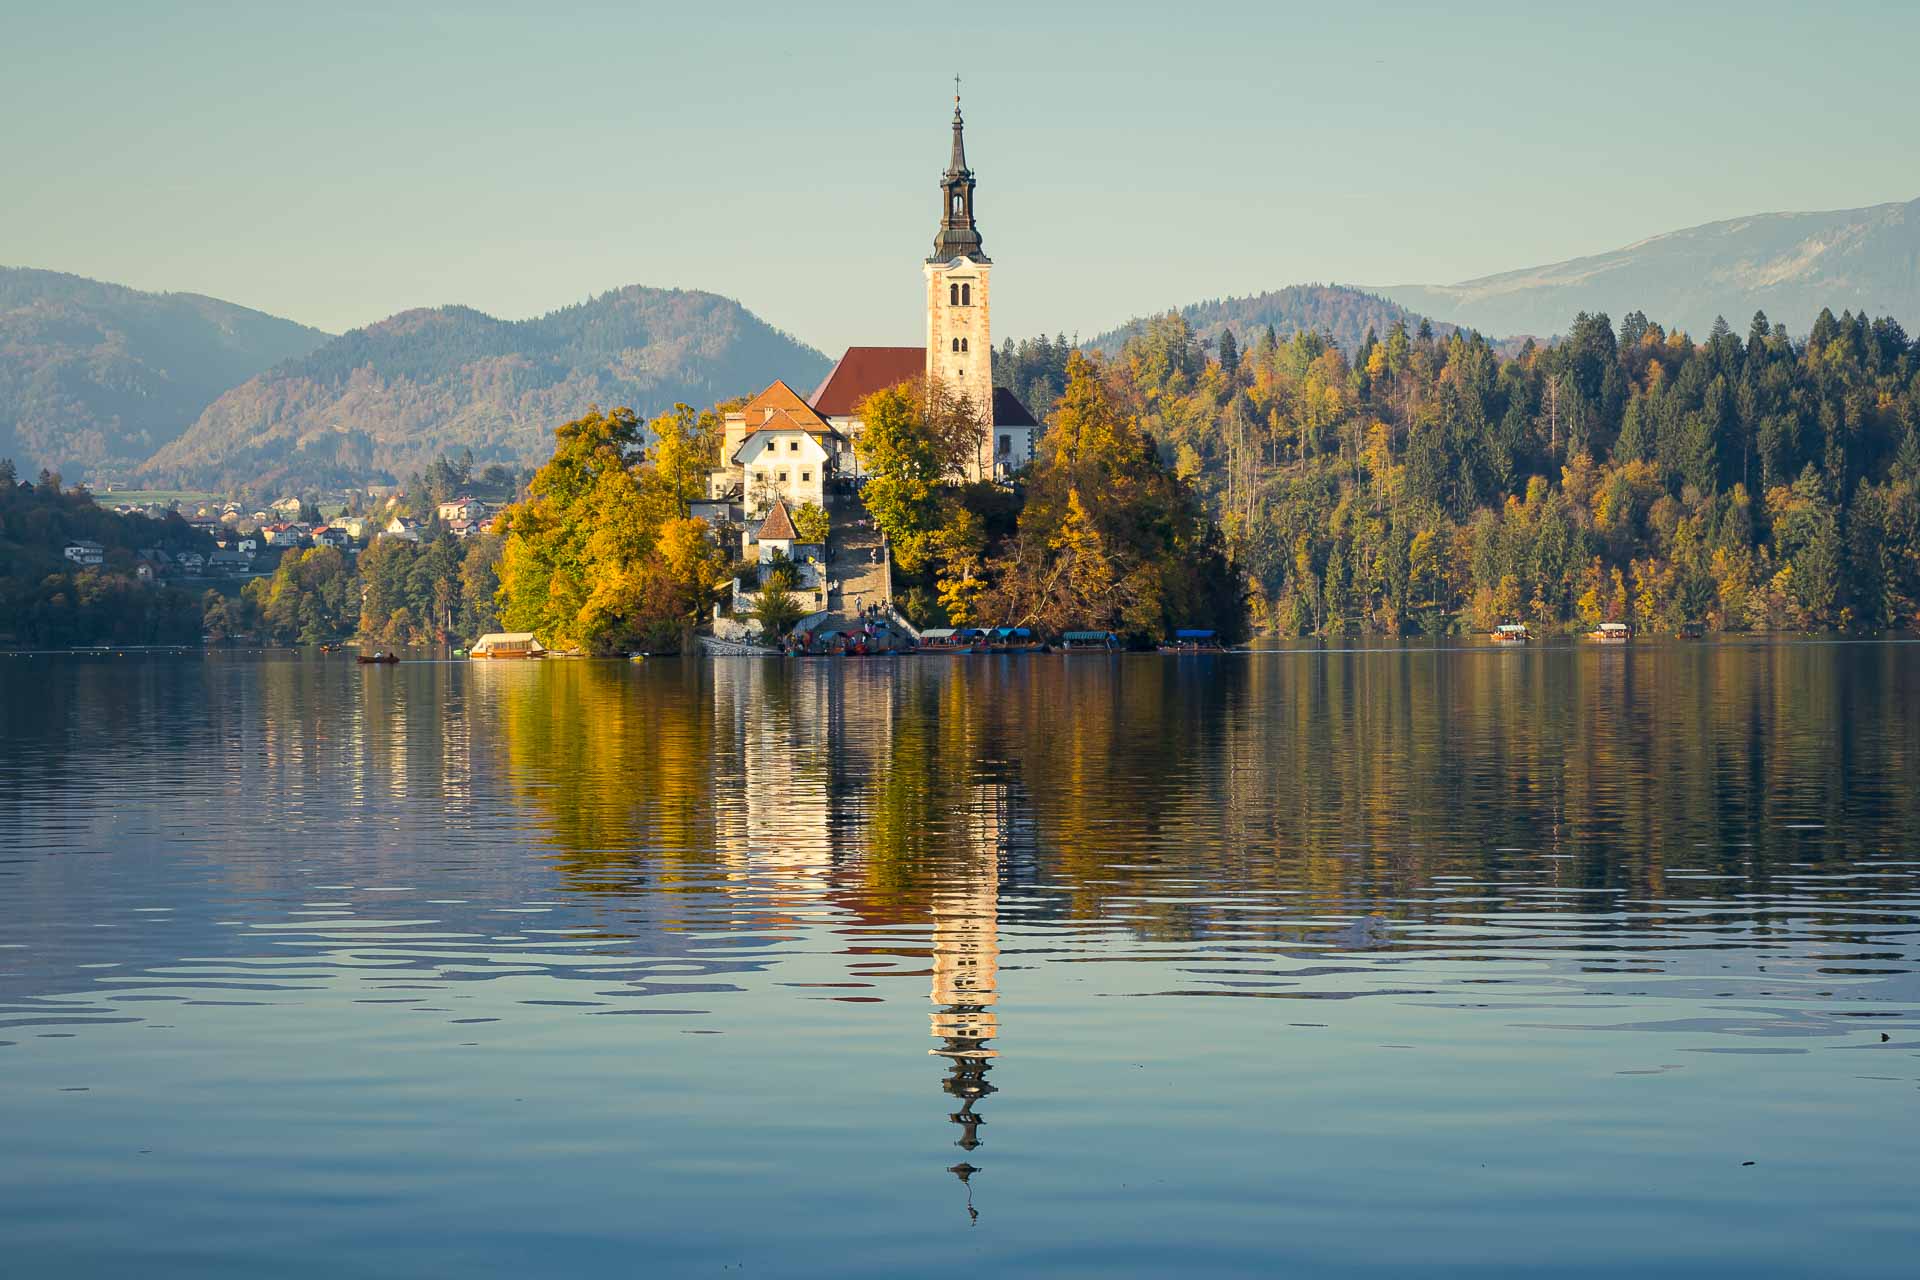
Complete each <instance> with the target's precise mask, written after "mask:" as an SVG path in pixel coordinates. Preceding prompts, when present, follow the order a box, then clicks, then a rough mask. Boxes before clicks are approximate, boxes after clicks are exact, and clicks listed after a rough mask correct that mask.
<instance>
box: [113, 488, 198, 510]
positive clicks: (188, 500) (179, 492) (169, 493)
mask: <svg viewBox="0 0 1920 1280" xmlns="http://www.w3.org/2000/svg"><path fill="white" fill-rule="evenodd" d="M219 498H220V495H219V494H217V493H198V492H195V491H194V490H191V489H115V490H114V491H113V492H112V493H96V494H94V495H93V500H94V501H95V502H97V503H99V504H100V505H101V506H103V507H119V506H126V505H127V504H129V503H131V504H132V505H134V506H137V507H144V506H146V505H147V504H148V503H149V502H158V503H161V504H163V505H164V504H166V503H169V502H177V503H179V504H180V505H181V506H182V507H194V506H198V505H199V504H200V503H202V502H209V501H214V500H216V499H219Z"/></svg>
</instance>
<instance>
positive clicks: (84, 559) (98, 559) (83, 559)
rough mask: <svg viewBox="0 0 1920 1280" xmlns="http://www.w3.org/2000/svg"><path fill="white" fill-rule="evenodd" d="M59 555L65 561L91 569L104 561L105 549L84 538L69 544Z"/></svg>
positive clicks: (105, 556)
mask: <svg viewBox="0 0 1920 1280" xmlns="http://www.w3.org/2000/svg"><path fill="white" fill-rule="evenodd" d="M61 554H63V555H65V556H66V558H67V559H69V560H71V561H73V563H75V564H77V565H81V566H83V567H92V566H93V565H97V564H100V563H102V562H103V561H105V560H106V558H107V549H106V548H105V547H103V546H101V545H100V544H99V543H97V542H88V541H87V540H86V539H85V538H78V539H75V540H74V541H72V542H69V543H68V544H67V545H66V547H65V549H64V550H63V551H62V552H61Z"/></svg>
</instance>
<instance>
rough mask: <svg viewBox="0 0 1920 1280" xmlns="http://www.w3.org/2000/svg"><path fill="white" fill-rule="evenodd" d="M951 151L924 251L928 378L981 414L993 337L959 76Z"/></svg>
mask: <svg viewBox="0 0 1920 1280" xmlns="http://www.w3.org/2000/svg"><path fill="white" fill-rule="evenodd" d="M953 88H954V93H953V154H952V156H951V157H950V158H949V159H948V161H947V171H946V172H945V173H944V174H942V175H941V177H940V231H939V233H938V234H937V235H935V236H934V238H933V252H932V253H931V254H930V255H928V257H927V261H926V266H925V271H926V276H927V381H928V382H929V383H932V382H933V381H935V380H936V379H937V380H939V381H941V382H944V383H946V384H947V386H948V387H949V388H951V389H952V390H953V391H955V392H956V393H958V394H960V395H963V396H965V397H966V398H967V400H968V401H969V402H970V403H971V404H972V406H973V408H974V410H975V411H976V412H978V413H979V414H981V416H982V417H983V418H989V419H990V418H991V415H992V412H993V338H992V335H991V331H990V329H989V328H988V316H989V312H988V301H987V299H988V292H987V290H988V285H987V279H988V273H989V272H990V271H991V270H992V267H993V262H992V260H991V259H989V258H988V257H987V255H986V254H985V253H984V252H983V251H982V250H981V247H980V228H979V226H978V224H977V223H976V222H975V221H974V215H973V170H971V169H969V168H967V146H966V139H965V137H964V134H963V128H964V122H963V121H962V120H961V118H960V78H959V77H958V76H955V77H954V82H953Z"/></svg>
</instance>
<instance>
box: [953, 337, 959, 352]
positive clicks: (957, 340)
mask: <svg viewBox="0 0 1920 1280" xmlns="http://www.w3.org/2000/svg"><path fill="white" fill-rule="evenodd" d="M953 349H954V350H955V351H958V350H959V349H960V339H958V338H955V339H954V340H953Z"/></svg>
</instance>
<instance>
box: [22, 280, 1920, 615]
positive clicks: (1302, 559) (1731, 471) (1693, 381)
mask: <svg viewBox="0 0 1920 1280" xmlns="http://www.w3.org/2000/svg"><path fill="white" fill-rule="evenodd" d="M994 372H995V378H996V381H1000V382H1004V383H1005V384H1007V385H1015V386H1018V387H1020V388H1021V390H1022V392H1023V394H1025V395H1026V396H1027V397H1028V399H1029V402H1030V403H1031V404H1032V407H1033V408H1034V409H1035V410H1036V412H1038V413H1039V414H1040V415H1041V417H1042V418H1043V420H1044V421H1045V423H1046V432H1045V434H1044V436H1043V437H1042V440H1041V444H1040V447H1039V449H1038V451H1037V455H1036V457H1035V460H1034V462H1033V463H1032V464H1031V465H1030V466H1029V467H1028V468H1027V469H1026V471H1025V472H1024V474H1022V475H1021V476H1020V477H1019V478H1018V480H1017V482H1016V483H1015V484H1013V485H1011V486H1006V485H995V484H971V485H969V484H964V483H960V482H959V478H958V469H957V467H956V463H955V457H954V443H953V442H954V441H955V440H956V439H957V438H959V436H960V435H962V434H964V433H963V432H959V431H957V430H956V420H955V418H954V413H955V412H956V411H955V410H954V409H953V408H952V406H951V403H950V400H951V398H950V397H942V396H939V395H937V394H936V395H929V394H928V389H926V388H918V387H908V386H903V387H898V388H892V389H890V390H888V391H883V392H880V393H876V395H875V396H873V397H872V399H871V400H870V401H869V402H868V404H867V405H866V407H865V413H864V419H863V420H864V422H865V424H866V431H865V433H864V435H863V436H862V438H861V439H860V441H859V442H858V448H859V450H860V456H861V462H862V468H863V470H864V472H865V473H866V474H865V478H864V483H863V486H862V488H861V490H860V497H859V501H860V502H861V503H863V504H864V507H865V509H866V511H867V512H868V513H869V514H870V516H871V519H872V521H873V523H874V524H875V525H876V526H878V528H879V529H880V531H881V532H882V533H883V534H884V535H885V537H886V541H887V545H888V547H889V549H890V552H891V556H892V568H893V586H894V598H895V604H896V606H897V607H898V608H899V609H900V610H901V611H902V612H903V613H904V614H905V615H906V616H907V617H908V618H909V619H910V620H911V621H913V622H914V623H915V624H916V625H919V626H922V627H928V626H968V625H975V626H995V625H1020V626H1028V627H1031V628H1034V629H1035V630H1036V631H1039V632H1043V633H1048V632H1051V633H1056V634H1057V633H1059V632H1061V631H1065V630H1069V629H1074V628H1098V629H1102V630H1106V629H1111V630H1113V631H1115V632H1117V633H1119V634H1120V635H1122V636H1128V637H1135V638H1155V637H1158V636H1161V635H1164V634H1166V633H1167V632H1169V631H1170V630H1172V629H1173V628H1174V627H1176V626H1203V627H1210V628H1213V629H1216V630H1218V631H1219V632H1220V633H1221V634H1222V635H1223V636H1226V637H1228V638H1230V639H1231V638H1238V637H1239V636H1242V635H1244V634H1246V633H1249V632H1252V631H1259V632H1266V633H1272V634H1282V635H1309V634H1323V635H1332V634H1349V633H1369V634H1381V635H1416V634H1420V635H1443V634H1453V633H1466V632H1485V631H1489V630H1491V629H1493V628H1494V627H1496V626H1498V625H1500V624H1502V623H1512V622H1524V623H1526V624H1528V625H1529V626H1530V627H1532V628H1533V629H1534V631H1535V632H1536V633H1542V634H1552V633H1556V632H1573V631H1580V630H1587V629H1590V628H1592V627H1594V626H1597V625H1598V624H1600V623H1602V622H1623V623H1626V624H1628V625H1630V626H1631V627H1633V628H1634V629H1635V630H1636V631H1642V632H1654V633H1660V632H1677V631H1680V630H1681V629H1682V628H1687V627H1695V628H1705V629H1709V630H1714V631H1733V632H1738V631H1773V632H1795V631H1845V632H1875V631H1883V630H1890V629H1907V628H1912V627H1914V626H1915V625H1916V623H1917V622H1920V494H1917V492H1916V491H1917V489H1920V344H1917V343H1916V342H1915V341H1914V340H1913V339H1911V338H1909V337H1908V336H1907V335H1906V333H1905V332H1904V330H1902V328H1901V327H1900V325H1899V324H1898V323H1897V322H1895V321H1892V320H1890V319H1885V318H1881V319H1871V320H1870V319H1869V318H1867V317H1866V316H1864V315H1861V316H1856V315H1852V314H1847V315H1842V316H1840V317H1835V316H1833V315H1831V314H1830V313H1826V312H1822V313H1821V314H1820V316H1818V317H1817V318H1816V319H1815V321H1814V323H1813V326H1812V328H1811V330H1810V331H1809V333H1808V335H1807V336H1806V338H1804V339H1795V338H1793V337H1792V336H1790V335H1789V333H1788V332H1787V330H1786V329H1785V327H1784V326H1783V325H1779V324H1775V323H1773V322H1771V321H1770V320H1769V319H1768V318H1767V317H1766V316H1764V315H1758V316H1755V317H1754V318H1753V320H1752V322H1751V324H1750V325H1749V327H1748V329H1747V332H1746V334H1745V336H1744V337H1742V336H1741V335H1740V334H1738V333H1736V332H1735V331H1734V330H1733V329H1732V328H1731V327H1730V326H1728V325H1726V324H1725V323H1724V322H1722V323H1719V324H1716V325H1715V326H1714V328H1713V330H1712V332H1710V333H1709V334H1708V335H1706V337H1705V338H1704V340H1700V341H1696V340H1695V339H1694V338H1692V337H1691V336H1689V335H1687V334H1685V333H1680V332H1669V331H1667V330H1665V329H1663V328H1662V327H1661V326H1660V325H1659V324H1657V323H1655V322H1654V321H1652V320H1649V319H1648V318H1646V317H1645V316H1643V315H1640V314H1639V313H1633V314H1630V315H1628V316H1626V317H1625V318H1624V319H1623V320H1622V321H1621V322H1620V324H1619V325H1618V326H1615V325H1614V324H1613V323H1612V322H1611V321H1610V320H1609V318H1608V317H1606V316H1602V315H1585V314H1583V315H1580V316H1578V317H1576V318H1575V320H1574V323H1573V325H1572V328H1571V330H1570V331H1569V333H1568V335H1567V336H1566V337H1565V338H1564V339H1563V340H1561V341H1558V342H1555V343H1553V344H1551V345H1547V344H1538V343H1534V342H1532V341H1528V342H1525V343H1524V344H1521V345H1519V346H1517V347H1516V346H1514V345H1513V344H1503V345H1501V346H1499V347H1496V346H1495V345H1494V344H1492V343H1490V342H1488V341H1487V340H1486V339H1484V338H1482V337H1481V336H1479V335H1477V334H1472V333H1465V332H1454V333H1450V334H1448V335H1446V336H1445V337H1440V336H1436V335H1435V334H1434V333H1433V332H1432V331H1431V329H1429V328H1427V327H1426V326H1424V325H1423V326H1422V327H1421V328H1420V329H1419V330H1418V331H1415V332H1409V331H1408V330H1407V329H1406V328H1405V327H1404V326H1401V325H1395V326H1394V327H1392V328H1391V329H1390V330H1389V331H1388V332H1387V333H1385V334H1377V333H1374V332H1372V331H1369V332H1368V333H1367V334H1366V335H1365V337H1364V339H1363V340H1362V341H1361V342H1360V343H1359V344H1358V345H1357V347H1356V348H1355V349H1354V350H1353V351H1351V352H1348V351H1345V350H1343V349H1341V348H1340V347H1339V346H1336V345H1335V344H1333V343H1332V342H1331V341H1330V340H1329V339H1327V338H1326V337H1324V336H1322V335H1320V334H1317V333H1311V332H1308V333H1300V334H1297V335H1294V336H1293V337H1291V338H1289V339H1287V340H1284V341H1283V340H1281V339H1280V338H1278V337H1277V336H1276V335H1275V334H1273V333H1272V332H1271V331H1267V332H1262V333H1259V334H1253V335H1241V336H1236V335H1235V334H1234V333H1233V332H1232V331H1231V330H1229V331H1227V332H1226V333H1225V334H1223V336H1222V337H1221V339H1220V340H1219V342H1218V343H1217V344H1212V343H1203V342H1201V341H1200V340H1198V339H1197V338H1196V336H1195V335H1194V333H1193V332H1192V330H1191V329H1190V327H1189V326H1188V325H1187V324H1186V322H1185V321H1183V320H1182V319H1181V318H1180V317H1179V316H1177V315H1168V316H1164V317H1160V318H1158V319H1155V320H1153V321H1151V322H1149V323H1148V324H1147V325H1146V326H1145V327H1144V328H1143V330H1142V331H1141V332H1139V333H1137V334H1135V335H1133V336H1132V337H1130V338H1129V339H1128V340H1127V341H1126V342H1125V344H1124V345H1123V346H1122V347H1121V348H1120V350H1119V351H1118V353H1117V354H1115V355H1112V356H1101V355H1088V354H1086V353H1083V352H1081V351H1078V350H1076V349H1074V348H1073V347H1071V346H1070V345H1069V344H1067V343H1065V342H1050V341H1047V340H1044V339H1042V340H1039V341H1036V342H1029V343H1023V344H1012V343H1009V344H1008V345H1007V346H1006V347H1005V348H1004V349H1003V350H1002V352H1001V353H1000V354H999V356H998V357H997V358H996V364H995V370H994ZM943 406H944V407H943ZM725 408H726V406H725V405H722V406H716V407H715V408H713V409H708V410H696V409H694V408H691V407H689V406H686V405H679V406H676V407H675V408H674V409H673V410H671V411H669V412H667V413H665V414H661V415H659V416H657V417H655V418H653V419H652V420H650V421H646V422H642V421H641V420H640V419H639V418H638V416H637V415H635V414H634V413H632V412H631V411H630V410H626V409H615V410H610V411H606V412H602V411H600V410H597V409H596V410H593V411H591V412H589V413H588V414H586V415H584V416H583V417H581V418H579V419H577V420H575V421H574V422H570V423H567V424H565V425H563V426H561V427H559V428H558V429H557V431H556V433H555V451H554V455H553V457H552V458H551V459H550V460H549V461H548V462H547V463H546V464H545V465H544V466H542V467H541V468H540V469H539V470H538V471H537V472H535V473H534V475H533V476H532V478H531V480H530V481H528V482H525V483H523V484H521V485H520V486H519V488H518V491H517V492H516V494H515V495H514V496H515V497H516V498H517V499H518V500H517V501H515V502H513V503H512V504H511V505H509V506H507V507H506V508H505V509H504V510H503V511H501V513H500V514H499V516H498V517H497V518H496V519H495V520H494V521H493V522H492V526H491V528H490V529H489V530H488V531H487V532H485V533H482V534H480V535H478V536H475V537H468V538H464V539H456V538H454V537H453V536H451V534H450V533H449V532H448V531H447V530H446V529H444V528H437V527H435V526H436V522H435V521H433V520H431V519H427V520H425V521H423V522H422V527H421V530H420V534H419V536H418V537H417V539H411V538H410V539H390V538H376V539H374V540H372V541H371V542H370V544H369V545H367V546H366V547H364V549H341V548H335V547H314V548H311V549H304V548H303V549H298V550H290V551H288V552H287V553H285V554H284V555H282V556H281V557H280V559H279V563H278V566H277V568H275V570H274V571H273V572H272V573H271V574H270V575H266V576H261V577H257V578H255V579H253V580H252V581H249V582H246V583H244V584H243V585H242V584H231V583H229V584H220V585H218V586H215V587H205V588H203V589H183V588H182V587H181V586H179V585H168V584H165V583H149V582H146V581H143V580H142V579H141V577H140V575H139V574H138V571H137V566H136V565H135V564H134V563H133V562H132V555H133V553H134V552H135V551H136V550H137V549H141V548H155V547H157V548H161V549H164V550H167V551H169V552H174V551H180V550H183V549H191V550H205V549H207V546H208V545H210V542H209V540H208V539H207V535H205V534H204V533H203V532H201V531H199V530H196V529H194V528H192V527H191V526H189V525H188V524H187V523H186V522H185V521H183V520H180V519H179V518H178V517H177V516H174V517H171V518H162V519H151V518H148V517H144V516H139V515H121V514H118V513H114V512H110V511H106V510H104V509H103V508H101V507H99V506H98V505H97V504H96V503H95V502H94V501H93V499H92V497H91V495H89V494H87V493H86V491H84V490H70V489H66V488H63V487H62V486H61V485H60V483H59V481H58V478H57V477H52V476H47V475H42V476H41V477H39V478H38V479H37V480H36V481H27V480H25V479H23V478H22V477H20V476H18V475H16V474H15V473H14V469H13V468H12V466H11V464H0V643H9V644H14V645H21V646H49V647H57V646H62V645H84V644H98V643H123V644H134V643H194V642H198V641H200V640H201V639H202V637H209V638H212V639H215V640H222V639H230V638H241V637H246V638H256V639H258V640H260V641H262V642H267V643H303V642H317V641H324V640H333V639H339V638H343V637H347V636H351V635H356V634H357V635H358V636H360V637H361V638H362V639H363V640H366V641H369V642H372V643H377V644H384V645H400V644H414V643H461V642H464V641H465V640H469V639H471V638H472V636H474V635H476V634H478V633H480V632H482V631H487V630H493V629H496V628H506V629H510V630H529V631H534V632H536V633H538V634H539V635H540V636H541V638H542V640H543V641H544V642H546V643H547V644H548V645H549V646H550V647H555V648H577V649H580V650H582V651H585V652H617V651H620V650H622V649H626V648H633V647H651V648H655V649H663V648H671V647H673V646H674V645H676V644H678V643H683V642H684V638H685V637H686V636H687V635H688V634H689V633H690V632H691V631H692V630H693V629H694V628H695V627H698V626H700V625H702V624H704V623H705V622H707V621H708V620H709V619H710V618H711V617H712V615H713V612H714V609H715V606H716V604H717V603H721V602H722V601H723V600H724V599H725V593H724V592H722V591H721V589H720V587H721V584H724V583H729V582H730V580H731V577H732V576H735V575H737V574H739V573H741V572H748V571H750V570H751V568H752V566H747V565H742V564H740V563H739V562H738V552H737V551H736V549H735V546H736V544H735V543H733V542H731V541H729V536H730V532H729V531H720V532H718V533H716V531H715V530H714V529H713V528H712V526H711V525H709V524H708V523H707V522H706V521H704V520H700V519H696V518H694V516H693V515H692V514H691V511H692V507H693V504H694V503H695V502H697V501H698V500H700V499H701V498H703V497H704V496H705V495H704V493H703V492H702V485H703V484H704V477H705V474H706V472H707V469H708V467H709V465H710V463H711V460H712V458H713V456H714V454H715V451H716V449H717V447H718V440H719V436H720V431H721V415H722V413H723V412H724V410H725ZM957 412H959V413H962V414H964V405H962V406H961V408H960V409H959V410H958V411H957ZM449 465H450V464H449ZM439 483H441V484H442V485H443V486H444V483H445V476H444V475H442V476H440V477H439ZM429 488H430V486H429V485H428V483H427V480H426V477H416V478H415V479H414V480H413V481H412V482H411V483H410V485H409V491H410V492H409V494H408V495H407V496H406V497H405V498H403V499H402V501H406V502H411V503H414V504H415V505H421V504H423V503H424V502H425V501H426V500H427V499H429V498H431V496H432V494H431V493H430V492H429ZM76 539H80V540H85V541H87V542H90V543H92V544H94V545H97V546H98V547H99V548H100V549H101V555H100V558H99V561H98V562H97V563H84V564H83V563H75V562H74V561H73V560H72V559H71V558H69V557H67V556H64V555H63V554H62V552H63V548H64V547H65V546H68V545H70V544H72V542H73V541H74V540H76ZM775 585H776V588H777V587H778V585H779V584H778V582H777V580H776V583H775ZM782 594H783V593H782V592H780V591H779V590H777V589H776V590H775V591H773V592H766V591H763V592H761V594H760V601H761V604H760V605H759V606H758V607H759V609H760V611H761V612H762V613H763V614H764V615H765V616H763V617H761V618H760V619H759V621H760V622H761V623H762V625H763V629H765V630H766V631H767V632H768V634H777V632H778V630H779V629H781V628H782V627H783V626H784V625H786V624H788V623H789V621H790V617H789V610H788V609H787V608H783V607H781V602H780V596H781V595H782ZM770 596H771V597H772V604H771V605H768V604H767V603H766V602H767V601H768V599H769V597H770ZM789 604H790V602H789ZM722 607H724V605H723V606H722Z"/></svg>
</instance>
